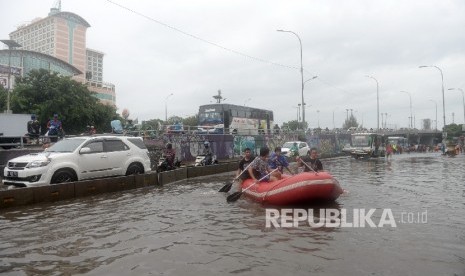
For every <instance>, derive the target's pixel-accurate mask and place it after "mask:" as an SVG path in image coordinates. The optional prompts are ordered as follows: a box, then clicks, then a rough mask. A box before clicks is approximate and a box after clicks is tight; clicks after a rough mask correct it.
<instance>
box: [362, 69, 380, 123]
mask: <svg viewBox="0 0 465 276" xmlns="http://www.w3.org/2000/svg"><path fill="white" fill-rule="evenodd" d="M365 77H367V78H370V79H373V80H374V81H376V129H377V130H378V131H379V83H378V80H377V79H375V78H374V77H372V76H365Z"/></svg>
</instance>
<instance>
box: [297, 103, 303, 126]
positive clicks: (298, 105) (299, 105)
mask: <svg viewBox="0 0 465 276" xmlns="http://www.w3.org/2000/svg"><path fill="white" fill-rule="evenodd" d="M301 106H302V104H297V108H298V109H299V113H298V115H299V116H297V122H300V119H301V117H300V107H301Z"/></svg>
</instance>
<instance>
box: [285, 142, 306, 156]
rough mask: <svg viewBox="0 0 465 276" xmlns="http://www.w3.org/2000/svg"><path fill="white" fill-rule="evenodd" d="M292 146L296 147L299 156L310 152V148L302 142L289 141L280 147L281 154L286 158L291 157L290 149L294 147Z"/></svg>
mask: <svg viewBox="0 0 465 276" xmlns="http://www.w3.org/2000/svg"><path fill="white" fill-rule="evenodd" d="M294 144H295V145H296V147H297V150H298V152H299V156H305V155H307V152H308V151H309V150H310V147H309V146H308V144H307V143H305V142H302V141H290V142H286V143H284V145H283V146H282V147H281V153H282V154H283V155H284V156H287V157H291V156H293V154H294V153H293V152H292V151H291V149H292V148H293V147H294Z"/></svg>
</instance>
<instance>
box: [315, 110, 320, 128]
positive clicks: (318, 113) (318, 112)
mask: <svg viewBox="0 0 465 276" xmlns="http://www.w3.org/2000/svg"><path fill="white" fill-rule="evenodd" d="M316 113H317V115H318V116H317V117H318V128H320V111H319V110H317V111H316Z"/></svg>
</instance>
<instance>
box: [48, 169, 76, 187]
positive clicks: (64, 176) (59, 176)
mask: <svg viewBox="0 0 465 276" xmlns="http://www.w3.org/2000/svg"><path fill="white" fill-rule="evenodd" d="M73 181H76V176H75V175H74V174H73V173H72V172H71V171H69V170H59V171H57V172H55V174H53V177H52V180H51V181H50V184H59V183H65V182H73Z"/></svg>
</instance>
